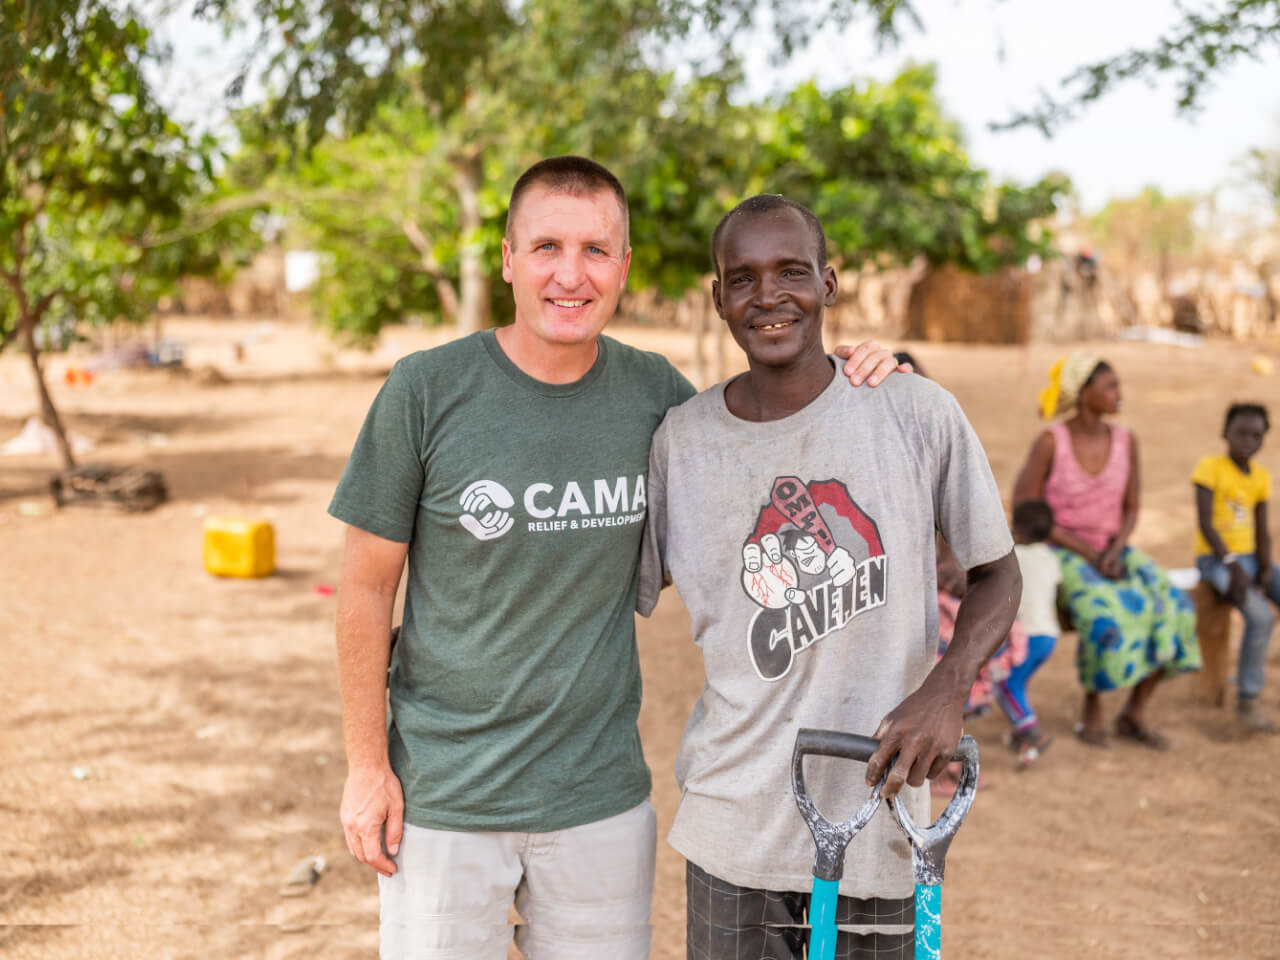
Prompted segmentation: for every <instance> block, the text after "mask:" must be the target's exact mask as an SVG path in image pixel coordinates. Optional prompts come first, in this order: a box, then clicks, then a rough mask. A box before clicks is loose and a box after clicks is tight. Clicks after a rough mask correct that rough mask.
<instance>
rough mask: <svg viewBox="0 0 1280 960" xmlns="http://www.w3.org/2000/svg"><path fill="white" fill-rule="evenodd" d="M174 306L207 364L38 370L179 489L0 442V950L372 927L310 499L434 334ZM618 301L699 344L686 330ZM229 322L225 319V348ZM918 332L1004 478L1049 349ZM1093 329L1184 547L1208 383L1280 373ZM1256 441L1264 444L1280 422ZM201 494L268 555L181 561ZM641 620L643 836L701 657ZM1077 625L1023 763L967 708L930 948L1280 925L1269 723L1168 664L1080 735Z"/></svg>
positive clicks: (1275, 404) (1165, 531) (1237, 942)
mask: <svg viewBox="0 0 1280 960" xmlns="http://www.w3.org/2000/svg"><path fill="white" fill-rule="evenodd" d="M166 332H167V334H168V335H169V336H171V337H174V338H176V339H179V340H181V341H183V342H184V343H185V344H186V348H187V361H188V365H189V366H190V367H191V368H193V369H194V368H199V367H202V366H205V365H213V366H216V367H217V368H218V369H219V370H221V371H222V372H223V373H224V374H225V375H226V377H227V378H229V380H230V382H229V383H227V384H224V385H221V386H204V385H201V384H200V383H198V382H197V381H196V379H195V378H192V377H181V376H176V375H172V374H165V373H160V372H124V371H117V372H114V373H105V374H103V375H101V376H100V377H99V378H98V379H97V381H96V382H95V383H94V384H93V385H92V386H89V387H72V386H68V385H67V384H65V383H64V381H63V371H64V369H65V367H66V366H67V365H68V364H69V363H79V362H83V361H84V360H85V359H86V358H85V357H83V356H75V355H61V356H56V357H53V358H51V359H50V361H49V370H50V380H51V381H52V382H53V383H54V384H55V387H54V390H55V393H56V397H57V400H58V402H59V403H60V405H61V409H62V410H63V412H64V414H65V416H66V420H67V422H68V424H69V426H70V429H71V430H72V431H73V432H75V433H79V434H82V435H84V436H85V437H86V438H88V439H89V440H91V441H93V442H94V443H95V444H96V446H95V448H94V449H93V451H92V452H91V453H89V454H86V455H85V456H84V457H83V458H82V459H83V460H85V461H90V462H92V461H102V462H110V463H141V464H145V465H147V466H149V467H152V468H155V469H159V470H161V471H163V473H164V475H165V477H166V478H167V480H168V483H169V486H170V490H171V493H172V500H171V502H170V503H168V504H166V505H165V506H163V507H161V508H159V509H157V510H154V511H152V512H150V513H146V514H142V515H132V516H130V515H122V514H119V513H114V512H107V511H98V510H93V509H87V508H73V509H66V510H63V511H61V512H57V511H54V510H52V509H51V501H50V500H49V498H48V496H47V494H46V493H45V490H46V489H47V488H46V483H47V479H48V476H49V474H50V472H51V469H52V468H53V467H54V465H55V464H54V461H53V459H52V458H51V457H48V456H0V676H2V677H3V681H0V955H3V956H4V957H6V958H10V957H11V958H15V960H16V958H35V957H39V958H99V957H111V958H114V957H136V956H148V957H157V958H170V957H173V958H188V957H190V958H194V957H219V958H221V957H227V958H239V957H266V958H292V957H297V958H302V957H307V958H311V957H325V958H329V957H334V958H336V957H344V958H345V957H353V958H354V957H373V956H376V949H377V892H376V883H375V879H374V875H373V874H372V873H371V872H369V871H368V870H367V869H365V868H362V867H360V866H358V865H357V864H356V863H355V862H354V861H353V860H352V859H351V858H350V856H349V855H348V854H347V853H346V850H345V847H344V845H343V843H342V835H341V831H340V828H339V825H338V821H337V806H338V799H339V795H340V792H341V788H342V780H343V774H344V763H343V758H342V744H341V734H340V726H339V711H338V702H337V693H336V682H335V676H334V667H333V654H332V624H333V616H334V607H335V600H334V598H333V597H332V596H331V595H326V593H325V591H324V589H323V588H324V587H326V586H330V585H334V584H335V583H336V580H337V576H338V568H339V562H340V547H341V541H340V538H341V529H340V525H339V524H338V523H337V522H336V521H333V520H332V519H330V518H329V517H328V516H327V515H326V514H325V506H326V504H327V502H328V498H329V496H330V494H331V492H332V489H333V486H334V484H335V482H336V480H337V478H338V475H339V473H340V471H341V469H342V466H343V464H344V462H345V458H346V455H347V453H348V451H349V449H350V445H351V442H352V440H353V438H354V436H355V433H356V430H357V429H358V427H359V424H360V421H361V419H362V417H363V415H364V412H365V409H366V407H367V405H368V403H369V401H370V400H371V399H372V397H373V395H374V393H375V391H376V390H377V389H378V386H379V384H380V382H381V378H382V376H383V375H384V374H385V372H386V370H387V369H388V368H389V367H390V364H391V363H392V361H393V360H394V359H395V358H396V357H397V356H399V355H401V354H403V353H405V352H408V351H410V350H414V349H418V348H420V347H423V346H427V345H430V344H431V343H433V342H438V341H439V340H440V339H441V338H442V337H443V336H444V335H443V334H441V333H438V332H437V333H435V334H432V333H429V332H426V331H421V330H409V329H396V330H393V331H389V332H388V333H387V334H386V335H384V337H383V340H382V343H381V346H380V347H379V348H378V349H377V350H375V351H374V352H373V353H370V354H362V353H357V352H353V351H346V350H341V349H338V348H336V347H334V346H333V345H332V344H331V343H329V342H328V341H326V340H325V339H324V338H323V337H322V336H320V335H318V334H315V333H313V332H312V331H310V330H308V329H307V328H305V327H303V326H298V325H286V324H274V325H260V324H255V323H230V322H202V321H197V320H188V321H182V322H171V323H169V325H168V327H167V330H166ZM611 332H612V333H613V334H614V335H616V336H619V337H620V338H622V339H624V340H627V341H630V342H633V343H636V344H638V345H641V346H644V347H647V348H650V349H658V350H662V351H663V352H665V353H667V354H668V355H669V356H670V357H671V358H672V360H673V361H674V362H676V363H677V364H678V365H681V366H682V367H684V368H685V370H686V371H688V370H690V369H691V356H692V351H691V344H690V343H689V342H688V340H687V338H686V337H685V336H684V335H680V334H675V333H671V332H656V331H648V330H634V329H632V330H629V329H618V330H613V331H611ZM236 341H242V342H248V343H249V346H247V348H246V349H245V355H244V358H243V359H242V360H238V361H237V360H236V359H234V356H233V350H232V344H233V343H234V342H236ZM911 347H912V349H915V350H916V351H917V355H918V356H919V357H920V358H921V359H922V361H923V362H924V363H925V364H926V365H927V367H928V369H929V372H930V373H931V374H932V375H933V376H934V377H935V378H936V379H938V380H939V381H941V382H942V383H943V384H944V385H945V386H947V387H948V388H949V389H951V390H952V391H953V392H954V393H955V394H956V395H957V396H958V397H959V399H960V401H961V403H962V405H963V406H964V408H965V410H966V411H967V412H968V414H969V416H970V418H971V419H972V421H973V423H974V425H975V426H976V428H977V430H978V433H979V434H980V436H981V437H982V440H983V442H984V444H985V445H986V448H987V452H988V454H989V456H990V458H991V462H992V466H993V468H994V470H995V474H996V477H997V480H998V481H999V483H1000V486H1001V489H1002V491H1004V492H1005V493H1006V495H1007V494H1008V492H1009V490H1010V489H1011V487H1012V482H1013V478H1014V474H1015V471H1016V470H1017V468H1018V466H1019V465H1020V463H1021V460H1022V457H1023V456H1024V454H1025V452H1026V450H1027V447H1028V445H1029V444H1030V443H1031V440H1032V438H1033V437H1034V435H1035V433H1036V431H1037V429H1038V428H1037V423H1036V420H1035V417H1034V411H1033V405H1034V395H1035V390H1036V389H1037V388H1038V387H1039V385H1040V378H1041V376H1042V374H1043V371H1044V370H1045V369H1046V368H1047V367H1048V365H1049V363H1050V362H1051V360H1052V359H1053V357H1054V356H1055V355H1056V354H1057V353H1058V350H1057V349H1056V348H1053V347H1050V346H1036V347H1032V348H997V347H968V346H938V345H927V344H922V345H911ZM1101 349H1102V350H1103V351H1104V352H1105V353H1106V355H1107V356H1108V357H1110V358H1111V359H1112V361H1113V362H1114V364H1115V365H1116V367H1117V369H1118V370H1119V372H1120V375H1121V378H1122V382H1123V385H1124V388H1125V411H1124V414H1123V422H1125V423H1127V424H1129V425H1130V426H1132V427H1133V428H1135V429H1136V431H1137V433H1138V435H1139V437H1140V438H1141V442H1142V451H1143V461H1144V462H1143V466H1144V477H1143V497H1144V507H1143V512H1142V517H1141V522H1140V523H1139V526H1138V530H1137V533H1136V536H1135V541H1136V542H1137V543H1138V544H1139V545H1140V546H1142V547H1144V548H1146V549H1147V550H1149V551H1150V552H1151V553H1152V554H1154V555H1155V557H1156V558H1158V559H1159V560H1161V561H1163V562H1165V563H1166V564H1169V565H1171V566H1186V565H1189V562H1190V557H1189V554H1190V539H1191V530H1192V523H1193V516H1192V510H1191V497H1190V491H1189V488H1188V476H1189V474H1190V471H1191V468H1192V466H1193V465H1194V463H1195V461H1196V459H1197V458H1198V457H1199V456H1201V455H1202V454H1204V453H1207V452H1216V451H1217V450H1218V449H1219V446H1220V444H1219V441H1218V439H1217V437H1218V431H1219V429H1220V419H1221V415H1222V412H1223V410H1224V409H1225V406H1226V404H1227V403H1228V402H1229V401H1230V400H1232V399H1246V398H1248V399H1257V400H1260V401H1262V402H1264V403H1268V404H1270V405H1271V407H1272V409H1273V410H1274V411H1277V412H1278V413H1280V378H1278V377H1277V376H1271V377H1264V376H1259V375H1258V374H1256V373H1254V372H1253V370H1252V369H1251V360H1252V358H1253V357H1254V356H1255V355H1256V354H1258V353H1265V354H1269V355H1270V356H1272V357H1277V356H1280V344H1274V343H1272V344H1258V343H1255V344H1237V343H1217V342H1213V343H1210V344H1208V345H1205V346H1203V347H1201V348H1198V349H1182V348H1175V347H1165V346H1153V345H1144V344H1107V345H1105V346H1102V347H1101ZM33 409H34V403H33V393H32V390H31V386H30V382H29V373H28V370H27V368H26V364H25V359H24V358H22V357H21V356H19V355H16V354H13V355H10V354H6V355H4V356H0V442H3V441H4V440H5V439H7V438H9V437H11V436H13V435H15V434H17V433H18V431H19V430H20V429H21V427H22V424H23V422H24V420H25V419H26V417H27V416H28V415H29V414H30V412H31V411H32V410H33ZM1261 460H1262V462H1263V463H1264V464H1266V465H1267V466H1268V467H1269V468H1270V469H1271V470H1272V471H1273V472H1276V473H1280V441H1277V440H1276V439H1275V438H1274V437H1273V438H1272V440H1271V444H1270V446H1269V447H1267V448H1266V449H1264V451H1263V453H1262V456H1261ZM220 513H232V514H238V515H249V516H258V517H263V518H266V519H269V520H270V521H271V522H272V523H273V524H274V525H275V528H276V531H277V537H278V544H279V549H278V563H279V570H278V572H277V573H276V575H275V576H273V577H270V578H267V579H263V580H258V581H243V580H219V579H215V578H213V577H210V576H209V575H207V574H206V573H205V572H204V570H203V569H202V566H201V560H200V556H201V528H202V517H204V516H205V515H207V514H220ZM317 588H321V589H320V590H317ZM639 629H640V645H641V656H642V660H643V667H644V674H645V701H644V710H643V713H642V715H641V729H642V733H643V737H644V743H645V748H646V751H647V755H648V759H649V763H650V766H651V767H652V769H653V771H654V782H655V787H654V800H655V803H656V805H657V808H658V813H659V817H660V829H661V831H662V834H663V835H665V831H666V828H667V826H668V825H669V824H670V821H671V817H672V814H673V811H674V808H675V804H676V801H677V793H676V789H675V783H674V779H673V777H672V774H671V769H672V763H673V759H674V755H675V750H676V747H677V744H678V742H679V738H680V733H681V730H682V728H683V725H684V721H685V718H686V716H687V714H688V710H689V708H690V706H691V704H692V702H693V700H694V699H695V697H696V696H697V695H698V693H699V691H700V689H701V683H702V680H701V667H700V659H699V656H698V653H697V650H696V648H695V647H694V646H693V644H692V643H691V642H689V640H688V620H687V617H686V614H685V612H684V610H683V608H682V606H681V604H680V601H679V597H678V596H676V595H674V594H673V593H670V592H669V595H668V596H666V597H665V598H664V600H663V602H662V604H661V606H660V607H659V610H658V612H657V614H656V616H655V617H654V618H653V619H652V620H651V621H648V622H644V621H642V622H641V623H640V628H639ZM1072 646H1073V638H1068V639H1067V640H1066V641H1065V642H1064V644H1063V646H1062V648H1061V652H1059V654H1058V655H1057V656H1055V657H1054V658H1053V660H1052V661H1051V662H1050V663H1049V664H1048V666H1047V667H1046V668H1045V669H1044V671H1043V672H1042V674H1041V675H1040V676H1039V677H1038V678H1037V680H1036V683H1035V695H1036V697H1037V703H1038V705H1039V707H1040V709H1041V712H1042V714H1043V716H1044V718H1045V722H1046V724H1047V726H1048V729H1049V730H1050V732H1052V733H1053V734H1054V735H1055V736H1056V737H1057V741H1056V743H1055V745H1054V747H1053V748H1052V750H1051V751H1050V752H1049V753H1048V754H1047V755H1046V757H1045V758H1044V759H1043V761H1042V763H1041V764H1040V765H1039V766H1037V767H1036V768H1035V769H1032V770H1030V771H1028V772H1025V773H1018V772H1016V771H1015V769H1014V766H1013V764H1012V762H1011V756H1010V755H1009V754H1008V753H1007V752H1006V751H1005V750H1004V749H1003V748H1002V747H1001V745H1000V739H999V738H1000V734H1001V733H1002V731H1003V722H1002V721H1001V719H1000V718H999V717H998V716H988V717H985V718H982V719H980V720H978V721H977V722H976V723H974V724H973V725H972V727H971V730H970V732H972V733H974V734H975V735H976V736H977V737H978V739H979V741H980V743H981V745H982V751H983V754H982V756H983V764H984V771H985V772H986V773H987V775H988V777H989V778H990V780H991V781H992V785H991V787H990V788H989V789H986V790H984V791H982V792H981V793H980V794H979V797H978V802H977V803H976V805H975V807H974V809H973V812H972V814H971V816H970V818H969V820H968V822H967V823H966V824H965V827H964V829H963V830H962V832H961V833H960V835H959V838H958V839H957V841H956V843H955V844H954V845H953V847H952V850H951V854H950V858H949V860H948V871H947V878H946V885H945V888H944V889H945V917H946V924H945V929H944V940H945V944H946V950H947V955H948V956H949V957H952V958H978V957H981V958H986V960H1004V958H1008V960H1027V958H1040V957H1047V958H1077V957H1079V958H1083V957H1091V958H1092V957H1124V958H1130V957H1132V958H1148V957H1162V958H1190V957H1222V958H1235V960H1238V958H1264V957H1278V956H1280V802H1278V801H1280V774H1278V773H1277V762H1278V761H1280V737H1278V738H1269V739H1263V738H1253V739H1249V740H1242V739H1239V738H1237V737H1236V736H1235V735H1234V732H1233V728H1232V725H1231V723H1230V715H1229V713H1228V712H1226V711H1224V710H1220V709H1211V708H1209V707H1206V706H1202V705H1201V704H1200V703H1198V702H1197V699H1196V697H1195V691H1196V685H1195V684H1196V681H1195V679H1194V678H1191V677H1187V678H1180V679H1178V680H1175V681H1172V682H1171V683H1169V684H1168V685H1167V687H1165V688H1163V689H1162V690H1161V691H1160V692H1159V695H1158V700H1157V710H1156V715H1157V720H1158V722H1159V724H1160V726H1161V727H1162V728H1163V729H1164V730H1165V731H1166V732H1167V733H1168V734H1169V735H1170V736H1171V737H1172V738H1173V739H1174V740H1175V741H1176V743H1177V750H1176V751H1175V752H1174V753H1172V754H1163V755H1162V754H1155V753H1152V752H1149V751H1145V750H1143V749H1142V748H1139V747H1128V746H1124V745H1117V746H1116V747H1115V748H1114V749H1112V750H1109V751H1098V750H1090V749H1088V748H1086V747H1084V746H1082V745H1080V744H1078V743H1077V742H1076V741H1075V740H1074V739H1073V738H1072V736H1071V734H1070V729H1071V722H1072V720H1073V719H1074V717H1075V715H1076V711H1077V709H1078V706H1079V693H1078V689H1077V686H1076V682H1075V677H1074V669H1073V661H1072V652H1071V651H1072ZM1278 646H1280V645H1278ZM1270 670H1271V673H1272V678H1273V681H1272V684H1271V686H1270V688H1269V689H1268V691H1267V693H1266V694H1265V702H1266V706H1267V707H1268V709H1269V710H1270V711H1271V712H1273V713H1274V714H1277V715H1280V654H1277V653H1276V652H1275V649H1274V648H1273V653H1272V656H1271V661H1270ZM1108 706H1109V708H1111V709H1114V708H1116V707H1118V701H1117V702H1109V704H1108ZM73 771H74V772H73ZM743 842H744V843H749V842H750V839H749V838H745V837H744V838H743ZM659 848H660V849H659V860H658V880H657V893H656V903H655V916H654V924H655V935H654V956H655V957H656V958H659V960H675V958H678V957H682V956H683V955H684V936H683V914H684V889H683V864H682V862H681V860H680V858H679V857H678V856H677V855H676V854H674V853H673V852H672V851H671V850H670V849H668V848H667V847H666V845H665V843H664V842H660V844H659ZM311 854H320V855H323V856H324V857H326V858H327V860H328V867H327V869H326V870H325V871H324V873H323V875H322V876H321V878H320V880H319V882H318V883H317V885H316V886H315V887H314V889H313V890H312V891H311V893H310V894H309V895H307V896H304V897H300V898H284V897H282V896H281V895H280V893H279V892H278V890H279V887H280V884H281V882H282V880H283V878H284V877H285V875H286V874H287V873H288V872H289V870H290V868H291V867H292V866H293V864H295V863H296V862H297V861H298V860H299V859H300V858H302V857H305V856H307V855H311Z"/></svg>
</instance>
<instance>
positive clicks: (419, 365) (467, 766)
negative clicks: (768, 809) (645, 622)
mask: <svg viewBox="0 0 1280 960" xmlns="http://www.w3.org/2000/svg"><path fill="white" fill-rule="evenodd" d="M599 345H600V351H599V357H598V358H597V360H596V362H595V364H594V365H593V366H592V368H591V370H590V371H588V373H587V374H586V375H585V376H584V377H583V378H582V379H580V380H578V381H576V382H574V383H568V384H554V385H553V384H546V383H542V382H540V381H538V380H535V379H533V378H531V377H529V376H527V375H526V374H524V373H522V372H521V371H520V370H519V369H518V368H517V367H516V366H515V365H514V364H513V363H511V361H510V360H508V359H507V357H506V355H505V354H504V353H503V352H502V348H501V347H500V346H499V345H498V342H497V339H496V337H495V336H494V333H493V331H484V332H481V333H478V334H473V335H471V336H469V337H465V338H463V339H461V340H457V341H454V342H452V343H449V344H446V345H445V346H441V347H437V348H435V349H432V350H426V351H422V352H420V353H415V354H412V355H411V356H408V357H405V358H404V359H402V360H401V361H400V362H398V363H397V364H396V365H395V368H394V369H393V370H392V371H391V374H390V376H389V377H388V378H387V381H386V383H385V384H384V385H383V387H382V390H381V391H380V392H379V394H378V397H377V399H376V400H375V401H374V403H373V406H372V408H371V409H370V411H369V414H368V417H367V418H366V419H365V423H364V427H363V428H362V429H361V431H360V436H359V438H358V439H357V440H356V445H355V449H354V450H353V451H352V454H351V459H350V461H349V462H348V463H347V468H346V470H345V472H344V473H343V475H342V480H341V482H340V483H339V484H338V489H337V492H336V493H335V494H334V498H333V502H332V503H331V504H330V506H329V512H330V513H332V514H333V515H334V516H335V517H337V518H338V519H339V520H342V521H344V522H346V523H349V524H352V525H353V526H356V527H360V528H361V529H363V530H367V531H369V532H370V533H373V534H376V535H378V536H380V537H384V538H386V539H389V540H396V541H400V542H408V543H409V579H408V586H407V591H406V598H405V609H404V624H403V628H402V631H401V635H400V642H399V643H398V644H397V646H396V648H395V651H394V654H393V656H392V664H391V675H390V679H389V686H390V694H391V696H390V702H391V715H390V719H389V721H388V741H389V751H390V755H391V765H392V768H393V769H394V770H395V772H396V775H397V776H398V777H399V778H400V781H401V783H402V784H403V786H404V793H405V819H406V821H407V822H409V823H411V824H414V825H416V826H420V827H430V828H437V829H450V830H476V831H532V832H543V831H550V830H559V829H563V828H566V827H570V826H577V825H579V824H583V823H590V822H592V821H595V820H600V819H603V818H605V817H609V816H613V815H614V814H618V813H621V812H623V811H624V810H628V809H630V808H631V807H633V806H635V805H636V804H638V803H640V802H641V801H643V800H644V798H645V797H646V796H648V794H649V788H650V781H649V770H648V768H647V767H646V766H645V762H644V756H643V754H642V753H641V749H640V736H639V732H638V731H637V729H636V716H637V714H638V712H639V709H640V671H639V662H638V658H637V655H636V645H635V620H634V616H633V613H634V609H635V599H636V570H637V563H638V561H639V556H640V538H641V534H642V532H643V530H644V519H645V510H646V505H647V498H646V493H645V479H646V472H647V469H648V457H649V442H650V440H651V439H652V437H653V432H654V430H655V429H656V428H657V426H658V424H659V423H660V422H661V421H662V418H663V415H664V414H665V413H666V412H667V410H668V409H669V408H670V407H672V406H675V405H676V404H679V403H681V402H683V401H684V400H687V399H688V398H689V397H690V396H692V395H693V393H694V390H693V387H692V386H691V385H690V384H689V382H688V381H687V380H685V378H684V377H682V376H681V375H680V374H679V373H678V372H677V371H676V370H675V369H674V368H673V367H672V366H671V364H670V363H668V362H667V361H666V359H664V358H663V357H661V356H659V355H657V354H652V353H645V352H643V351H640V350H635V349H633V348H631V347H627V346H624V345H623V344H621V343H618V342H617V341H616V340H613V339H611V338H608V337H603V336H602V337H600V338H599Z"/></svg>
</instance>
